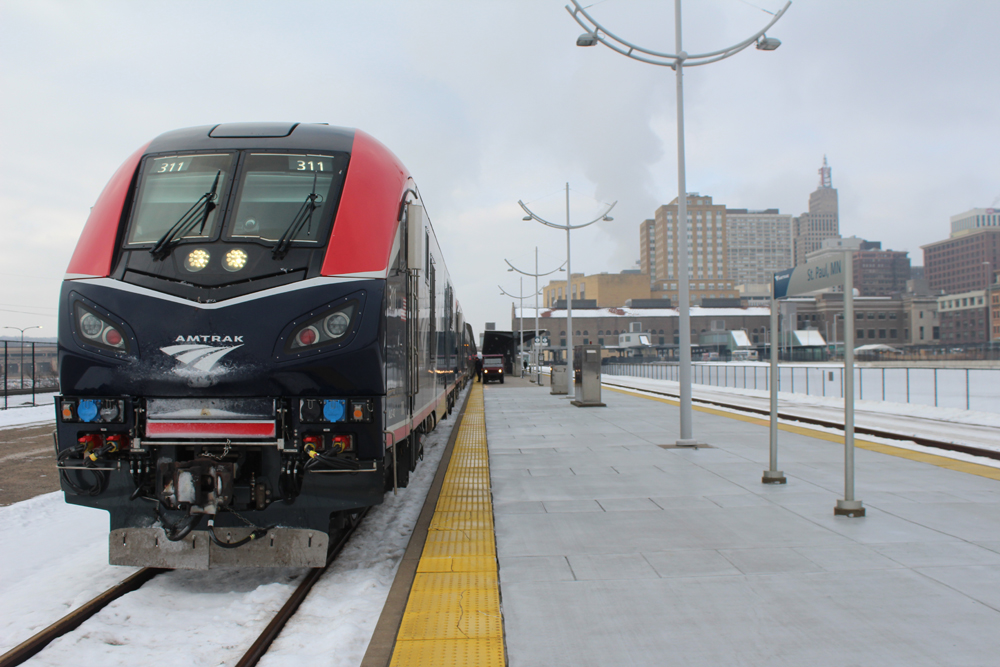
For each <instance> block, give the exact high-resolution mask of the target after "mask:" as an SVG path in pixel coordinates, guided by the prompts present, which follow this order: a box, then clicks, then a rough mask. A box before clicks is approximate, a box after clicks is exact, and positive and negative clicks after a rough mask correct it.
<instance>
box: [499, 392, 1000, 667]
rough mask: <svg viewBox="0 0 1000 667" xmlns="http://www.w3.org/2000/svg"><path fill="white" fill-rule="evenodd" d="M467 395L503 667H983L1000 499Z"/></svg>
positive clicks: (997, 572) (703, 425) (998, 608)
mask: <svg viewBox="0 0 1000 667" xmlns="http://www.w3.org/2000/svg"><path fill="white" fill-rule="evenodd" d="M517 384H518V386H512V385H503V386H501V385H487V386H486V387H484V390H485V391H484V394H485V408H486V425H487V438H488V442H489V451H490V468H491V481H492V488H493V502H494V512H495V523H496V540H497V555H498V560H499V564H500V584H501V585H500V593H501V598H502V604H503V616H504V624H505V631H506V644H507V649H508V656H509V664H510V665H511V666H512V667H534V666H539V667H541V666H545V667H550V666H552V665H573V666H574V667H588V666H591V665H593V666H595V667H596V666H602V667H604V666H608V665H616V666H626V665H643V666H646V665H648V666H654V665H655V666H662V665H685V666H687V667H693V666H696V665H705V666H712V667H717V666H720V665H769V666H775V665H789V666H792V665H794V666H795V667H802V666H804V665H809V666H811V667H815V666H821V665H830V666H836V667H846V666H848V665H879V666H889V665H900V666H904V665H905V666H906V667H915V666H918V665H928V666H931V665H935V666H939V665H996V664H1000V481H996V480H994V479H989V478H986V477H981V476H977V475H972V474H967V473H963V472H958V471H955V470H948V469H944V468H941V467H938V466H936V465H933V464H930V463H924V462H918V461H913V460H908V459H905V458H900V457H895V456H891V455H886V454H882V453H876V452H872V451H865V450H862V449H858V450H856V453H855V457H856V496H857V497H858V498H859V499H861V500H862V501H863V502H864V504H865V507H866V508H867V516H866V517H863V518H847V517H834V515H833V508H834V505H835V503H836V501H837V499H838V498H842V497H843V456H844V452H843V445H842V444H839V443H835V442H830V441H829V440H828V439H822V438H819V437H812V436H810V435H808V434H806V433H789V432H784V431H783V432H781V434H780V436H779V442H780V444H779V461H780V466H779V467H780V468H781V469H782V470H783V471H784V472H785V474H786V476H787V477H788V484H787V485H782V486H775V485H764V484H761V481H760V480H761V473H762V471H763V470H764V469H766V468H767V458H768V430H767V425H766V423H764V422H760V421H757V420H750V421H748V420H740V419H735V418H731V417H725V416H721V415H719V414H714V413H706V412H699V411H696V412H695V413H694V434H695V436H697V437H698V438H699V439H702V440H704V441H707V442H708V443H709V444H710V445H711V447H710V448H701V449H698V450H691V449H676V448H664V447H661V446H660V445H670V444H671V443H673V442H674V441H676V439H677V437H678V421H677V420H678V410H677V408H676V407H674V406H673V405H670V404H667V403H664V402H662V401H656V400H650V399H648V398H642V397H638V396H634V395H629V394H625V393H621V392H616V391H609V390H607V389H605V390H604V391H603V397H602V398H603V400H604V402H605V403H607V406H608V407H606V408H587V409H580V408H576V407H573V406H572V405H570V401H569V399H567V398H566V397H565V396H552V395H550V394H549V389H548V387H541V388H540V387H536V386H534V385H528V384H527V383H524V384H522V383H517Z"/></svg>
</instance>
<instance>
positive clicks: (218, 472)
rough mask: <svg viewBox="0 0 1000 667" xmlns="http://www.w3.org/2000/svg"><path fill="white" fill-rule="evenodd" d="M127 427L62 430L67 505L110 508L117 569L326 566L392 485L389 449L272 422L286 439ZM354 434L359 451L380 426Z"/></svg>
mask: <svg viewBox="0 0 1000 667" xmlns="http://www.w3.org/2000/svg"><path fill="white" fill-rule="evenodd" d="M138 414H139V415H141V410H140V411H138ZM128 422H129V423H124V424H121V425H120V426H117V428H118V429H123V428H125V429H128V430H127V431H124V432H122V431H119V432H118V433H115V432H113V431H114V430H115V428H116V427H115V426H114V425H112V426H110V431H111V432H109V431H108V430H106V429H101V430H102V431H104V432H103V433H102V432H101V431H98V432H93V431H91V430H89V429H88V427H86V426H84V425H82V424H81V425H77V424H61V428H62V429H63V430H67V431H72V432H73V433H72V435H71V434H70V433H66V434H64V435H65V436H69V437H70V438H72V439H73V440H75V441H77V442H78V443H80V444H79V445H78V446H77V447H76V448H73V449H70V450H64V451H63V452H62V453H61V454H60V461H59V467H60V474H61V477H62V481H63V487H64V489H65V490H66V491H67V499H68V500H70V502H74V503H77V504H81V505H88V506H92V507H98V508H101V509H106V510H108V511H109V513H110V523H111V533H110V542H109V544H110V550H109V552H110V562H111V563H112V564H115V565H136V566H154V567H169V568H185V569H207V568H210V567H225V566H256V567H259V566H278V567H318V566H322V565H323V564H324V563H325V562H326V557H327V550H328V547H329V544H330V542H331V539H330V535H336V533H337V532H338V531H339V530H341V529H342V528H343V527H344V526H346V525H347V524H348V523H351V522H353V520H354V518H355V517H356V516H357V515H358V514H359V513H360V512H361V511H362V510H363V509H364V508H365V507H368V506H371V505H374V504H378V503H379V502H381V500H382V496H383V493H384V492H385V490H386V489H387V488H388V489H391V488H392V486H393V482H394V475H393V472H392V465H391V462H392V450H391V449H390V450H388V452H387V453H386V456H385V460H384V461H383V460H381V459H375V460H362V459H359V458H358V456H357V453H356V451H341V450H339V449H338V448H337V447H336V446H335V437H334V436H333V435H331V434H329V433H328V434H325V435H324V434H323V433H322V432H321V431H320V430H318V429H316V428H310V427H308V426H302V425H298V424H295V425H292V424H289V425H288V428H287V429H286V428H285V427H284V425H282V424H281V420H279V426H278V428H277V432H278V433H281V434H283V435H285V436H286V438H279V439H274V440H271V441H266V442H262V441H257V442H253V441H246V440H244V441H234V440H233V439H225V440H209V439H205V440H199V441H193V440H187V441H184V440H174V441H168V440H163V439H160V440H155V439H145V440H144V439H140V438H136V437H134V436H135V434H136V433H137V432H143V431H142V430H139V431H137V430H136V429H135V428H134V426H133V423H134V422H139V423H141V422H142V418H141V416H138V417H136V418H135V419H134V420H132V419H130V420H128ZM327 430H329V429H327ZM350 435H351V436H352V438H351V441H352V443H353V442H355V439H356V441H357V442H358V443H359V444H360V443H367V444H370V443H371V441H372V440H375V439H379V440H380V439H381V432H380V431H379V427H378V424H377V423H372V424H358V425H356V426H355V428H353V429H352V432H351V434H350ZM107 443H112V445H111V446H110V447H109V445H108V444H107ZM406 445H407V443H406V442H404V443H399V444H398V445H397V449H396V451H397V454H398V453H399V452H400V451H402V450H404V449H406ZM57 449H58V446H57ZM366 449H367V447H366ZM399 457H400V458H404V455H402V454H400V455H399ZM406 458H409V457H406ZM408 467H409V466H406V465H400V468H402V469H405V468H408ZM407 472H408V471H407ZM397 481H399V480H397ZM401 481H402V482H403V485H405V479H404V480H401Z"/></svg>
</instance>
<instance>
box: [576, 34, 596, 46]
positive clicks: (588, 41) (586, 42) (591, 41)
mask: <svg viewBox="0 0 1000 667" xmlns="http://www.w3.org/2000/svg"><path fill="white" fill-rule="evenodd" d="M595 44H597V35H596V34H594V33H592V32H585V33H583V34H582V35H580V36H579V37H577V38H576V45H577V46H594V45H595Z"/></svg>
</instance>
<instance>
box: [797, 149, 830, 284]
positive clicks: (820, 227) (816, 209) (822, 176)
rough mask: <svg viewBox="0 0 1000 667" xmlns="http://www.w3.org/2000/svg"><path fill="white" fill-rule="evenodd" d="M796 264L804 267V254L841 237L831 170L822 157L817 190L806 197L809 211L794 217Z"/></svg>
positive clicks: (824, 157)
mask: <svg viewBox="0 0 1000 667" xmlns="http://www.w3.org/2000/svg"><path fill="white" fill-rule="evenodd" d="M792 227H793V229H794V235H795V265H796V266H798V265H799V264H804V263H805V261H806V255H807V254H808V253H810V252H812V251H814V250H819V248H820V245H821V244H822V243H823V240H824V239H832V238H840V214H839V212H838V203H837V190H836V188H834V187H833V170H832V169H831V167H830V164H829V163H828V162H827V160H826V156H825V155H824V156H823V166H822V167H820V168H819V187H818V188H816V189H815V190H814V191H813V192H812V193H811V194H810V195H809V212H808V213H803V214H802V215H800V216H799V217H797V218H795V221H794V224H793V225H792Z"/></svg>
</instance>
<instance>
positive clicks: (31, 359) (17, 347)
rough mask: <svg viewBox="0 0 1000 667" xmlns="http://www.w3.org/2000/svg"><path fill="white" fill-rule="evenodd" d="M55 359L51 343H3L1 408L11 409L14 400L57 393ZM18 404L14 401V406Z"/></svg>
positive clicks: (57, 357)
mask: <svg viewBox="0 0 1000 667" xmlns="http://www.w3.org/2000/svg"><path fill="white" fill-rule="evenodd" d="M58 370H59V356H58V347H57V346H56V344H55V343H31V342H25V343H24V344H23V345H22V344H21V343H20V342H19V341H3V373H2V375H3V382H2V387H3V407H4V409H5V410H6V409H7V408H8V407H12V404H13V403H14V400H13V399H14V398H15V397H22V396H26V395H30V396H31V404H32V405H34V404H35V396H36V395H37V394H47V393H51V392H54V391H58V390H59V375H58ZM19 403H20V401H18V404H19Z"/></svg>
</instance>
